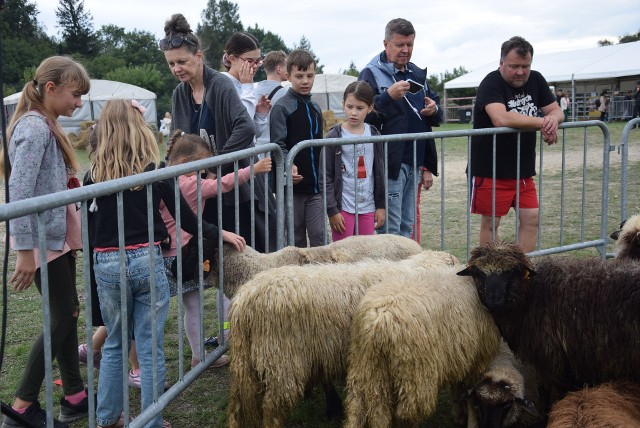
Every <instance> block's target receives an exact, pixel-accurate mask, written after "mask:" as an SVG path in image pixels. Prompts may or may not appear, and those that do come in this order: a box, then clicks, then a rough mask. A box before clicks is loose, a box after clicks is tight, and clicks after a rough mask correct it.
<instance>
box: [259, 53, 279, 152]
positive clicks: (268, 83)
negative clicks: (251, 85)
mask: <svg viewBox="0 0 640 428" xmlns="http://www.w3.org/2000/svg"><path fill="white" fill-rule="evenodd" d="M263 66H264V71H265V73H267V79H266V80H263V81H261V82H258V85H257V86H256V89H255V95H256V99H260V98H262V97H267V99H268V100H269V102H270V103H271V105H274V104H275V103H276V102H278V100H279V99H280V98H282V96H283V95H284V94H286V93H287V90H286V89H284V87H283V86H282V82H285V81H286V80H287V54H286V53H284V52H283V51H272V52H269V53H268V54H267V56H265V57H264V64H263ZM269 118H270V115H267V127H266V128H265V130H264V132H263V133H262V134H260V135H256V140H257V142H258V144H260V143H261V142H268V141H269V137H270V134H271V132H270V130H269ZM261 140H262V141H261Z"/></svg>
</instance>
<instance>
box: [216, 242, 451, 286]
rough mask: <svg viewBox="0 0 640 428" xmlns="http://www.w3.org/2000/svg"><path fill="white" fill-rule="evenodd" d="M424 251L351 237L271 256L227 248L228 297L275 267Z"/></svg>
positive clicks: (413, 245) (287, 249)
mask: <svg viewBox="0 0 640 428" xmlns="http://www.w3.org/2000/svg"><path fill="white" fill-rule="evenodd" d="M421 251H422V248H421V247H420V244H418V243H417V242H415V241H414V240H412V239H409V238H405V237H403V236H396V235H389V234H381V235H362V236H351V237H349V238H346V239H342V240H340V241H336V242H333V243H331V244H327V245H323V246H320V247H312V248H297V247H285V248H283V249H281V250H279V251H276V252H274V253H270V254H262V253H259V252H257V251H256V250H254V249H253V248H251V247H246V248H245V250H244V251H241V252H239V251H236V250H235V249H234V248H233V247H232V246H231V245H228V244H225V245H224V246H223V256H222V267H223V272H224V281H223V282H224V293H225V295H226V296H227V297H229V298H233V296H234V295H235V294H236V292H237V290H238V288H239V287H240V286H242V284H244V283H246V282H247V281H249V280H250V279H251V278H253V277H254V275H256V274H257V273H259V272H262V271H264V270H267V269H271V268H275V267H281V266H301V265H306V264H314V263H322V264H326V263H352V262H357V261H360V260H364V259H387V260H403V259H406V258H407V257H410V256H412V255H414V254H418V253H420V252H421ZM451 257H454V256H451ZM456 260H457V259H456ZM212 266H213V270H214V271H213V272H212V273H211V274H210V275H209V276H208V277H207V281H208V282H209V284H211V285H212V286H213V287H218V272H217V270H218V269H217V268H218V264H217V263H213V265H212Z"/></svg>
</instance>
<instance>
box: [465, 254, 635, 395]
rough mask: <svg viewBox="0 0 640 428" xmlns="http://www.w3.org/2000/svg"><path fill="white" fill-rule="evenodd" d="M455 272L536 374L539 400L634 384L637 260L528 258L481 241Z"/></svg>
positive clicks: (509, 343) (519, 356)
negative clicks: (470, 283)
mask: <svg viewBox="0 0 640 428" xmlns="http://www.w3.org/2000/svg"><path fill="white" fill-rule="evenodd" d="M534 268H535V269H534ZM458 274H459V275H464V276H471V277H473V279H474V281H475V283H476V287H477V289H478V294H479V295H480V298H481V300H482V302H483V304H484V305H485V306H486V307H487V308H488V309H489V310H490V311H491V314H492V316H493V319H494V320H495V322H496V324H497V325H498V328H499V329H500V333H501V334H502V336H503V337H504V339H505V340H506V341H507V344H508V345H509V347H510V348H511V349H512V350H513V352H514V354H515V355H516V356H517V357H518V358H520V359H521V360H522V361H523V362H525V363H530V364H531V365H532V366H533V367H534V369H535V370H536V372H537V373H538V374H539V376H540V380H541V386H542V387H543V391H544V392H545V395H544V396H543V398H544V399H545V400H547V402H548V400H549V398H550V395H549V394H550V393H551V392H557V393H559V394H564V393H566V392H568V391H572V390H576V389H579V388H582V387H583V386H584V385H595V384H598V383H602V382H607V381H610V380H615V379H624V378H628V379H630V380H635V381H640V370H639V369H640V311H638V307H640V282H639V281H638V280H639V279H640V263H637V262H636V261H633V260H624V259H622V260H618V259H613V260H609V261H606V260H601V259H594V258H581V259H580V258H575V257H566V256H565V257H557V256H556V257H542V258H539V259H535V261H534V263H532V262H531V260H530V259H529V258H528V257H527V256H525V254H524V253H523V252H522V250H521V249H520V248H519V247H518V246H517V245H515V244H505V243H488V244H484V245H481V246H479V247H477V248H474V249H473V251H472V252H471V258H470V259H469V261H468V264H467V267H466V268H465V269H464V270H462V271H461V272H459V273H458Z"/></svg>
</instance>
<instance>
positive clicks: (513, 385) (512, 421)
mask: <svg viewBox="0 0 640 428" xmlns="http://www.w3.org/2000/svg"><path fill="white" fill-rule="evenodd" d="M540 407H541V406H540V401H539V395H538V385H537V381H536V375H535V373H534V371H533V369H532V367H531V366H529V365H528V364H523V363H522V362H521V361H520V360H518V359H517V358H516V357H515V356H514V355H513V352H511V349H509V346H508V345H507V344H506V342H505V341H504V340H501V341H500V351H499V352H498V354H497V355H496V356H495V357H494V359H493V361H491V364H490V365H489V368H488V369H487V371H486V372H484V373H483V374H482V376H481V377H480V380H478V382H477V383H476V384H475V385H474V387H473V388H472V389H470V390H469V391H468V392H467V415H468V420H467V428H478V427H487V426H492V427H500V428H505V427H516V426H517V427H523V426H533V425H536V424H538V423H540V422H541V420H542V418H541V416H540V413H539V412H538V411H539V410H541V409H540Z"/></svg>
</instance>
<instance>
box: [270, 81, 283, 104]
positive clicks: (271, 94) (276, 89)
mask: <svg viewBox="0 0 640 428" xmlns="http://www.w3.org/2000/svg"><path fill="white" fill-rule="evenodd" d="M280 89H284V87H283V86H282V85H278V86H276V87H275V88H273V91H271V93H270V94H269V96H268V97H267V98H269V101H271V99H272V98H273V96H274V95H275V94H276V92H278V91H279V90H280Z"/></svg>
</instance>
